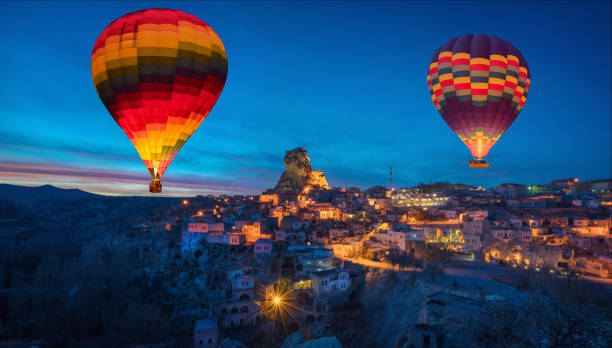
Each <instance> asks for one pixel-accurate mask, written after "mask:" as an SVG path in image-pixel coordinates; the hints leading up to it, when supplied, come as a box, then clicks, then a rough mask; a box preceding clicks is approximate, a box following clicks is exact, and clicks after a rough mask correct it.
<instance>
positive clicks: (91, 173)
mask: <svg viewBox="0 0 612 348" xmlns="http://www.w3.org/2000/svg"><path fill="white" fill-rule="evenodd" d="M0 181H2V182H4V183H9V184H17V185H32V184H49V183H51V184H57V186H60V187H65V188H75V187H76V188H80V189H83V190H85V191H90V192H94V193H101V194H123V195H127V194H146V193H147V184H148V182H149V179H148V178H147V177H146V176H144V175H143V174H140V173H134V172H126V171H117V170H99V169H85V168H76V167H67V166H47V165H35V164H27V163H10V162H0ZM162 182H163V184H164V187H165V190H166V191H167V192H166V193H171V194H174V195H180V196H193V195H197V194H211V193H231V194H254V193H257V192H260V190H259V188H256V187H252V186H243V185H236V183H235V182H234V181H233V180H231V179H221V178H210V177H201V176H200V177H198V176H172V178H169V179H168V180H162ZM179 193H180V194H179Z"/></svg>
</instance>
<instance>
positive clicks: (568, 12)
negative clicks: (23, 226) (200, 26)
mask: <svg viewBox="0 0 612 348" xmlns="http://www.w3.org/2000/svg"><path fill="white" fill-rule="evenodd" d="M0 7H1V9H2V10H1V11H0V32H1V33H2V35H0V47H2V48H3V54H2V55H0V66H2V67H3V75H2V83H0V120H1V121H2V127H1V128H0V182H7V183H14V184H24V185H38V184H45V183H51V184H54V185H58V186H62V187H79V188H82V189H85V190H90V191H94V192H106V193H111V194H146V193H147V187H146V184H147V183H148V181H149V180H150V177H149V176H148V173H147V172H146V169H145V167H144V165H143V164H142V162H141V161H140V159H139V157H138V154H137V153H136V150H135V149H134V148H133V146H132V144H131V143H130V141H129V140H128V138H127V136H126V135H125V134H124V133H123V131H122V130H121V129H120V128H119V127H118V126H117V125H116V123H115V122H114V121H113V119H112V118H111V116H110V115H109V114H108V113H107V111H106V109H105V108H104V106H103V105H102V102H101V101H100V99H99V98H98V95H97V94H96V91H95V89H94V86H93V83H92V81H91V74H90V55H91V50H92V47H93V44H94V42H95V40H96V38H97V37H98V35H99V34H100V33H101V32H102V30H103V29H104V27H105V26H106V25H107V24H108V23H110V22H111V21H112V20H114V19H116V18H118V17H120V16H122V15H124V14H126V13H128V12H132V11H135V10H139V9H142V8H149V7H170V8H173V9H177V10H182V11H185V12H188V13H191V14H193V15H195V16H197V17H199V18H200V19H202V20H204V21H205V22H207V23H208V24H209V25H210V26H212V28H213V29H214V30H215V31H216V32H217V33H218V34H219V36H220V37H221V39H222V41H223V43H224V45H225V48H226V51H227V55H228V60H229V74H228V79H227V82H226V85H225V89H224V90H223V92H222V94H221V97H220V99H219V101H218V102H217V105H216V106H215V107H214V109H213V110H212V112H211V113H210V115H209V117H208V118H207V119H206V120H205V121H204V123H203V124H202V126H201V127H200V129H198V131H197V132H196V133H195V134H194V135H193V136H192V137H191V139H189V141H188V142H187V143H186V145H185V146H184V147H183V149H182V150H181V152H180V153H179V154H178V155H177V157H176V158H175V160H174V162H173V163H172V164H171V165H170V167H169V168H168V170H167V172H166V174H165V176H164V180H163V182H165V186H164V191H165V192H166V193H167V194H170V195H190V194H198V193H203V194H206V193H208V192H228V193H238V192H242V193H258V192H261V191H262V190H264V189H266V188H269V187H272V186H273V185H274V184H275V182H276V180H277V179H278V177H279V176H280V174H281V173H282V171H283V164H282V159H283V156H284V153H285V150H288V149H292V148H294V147H298V146H303V147H306V148H307V150H308V152H309V154H310V157H311V162H312V165H313V168H314V169H320V170H323V171H325V174H326V176H327V179H328V181H329V183H330V185H332V186H360V187H362V188H367V187H369V186H373V185H388V171H389V165H390V164H391V165H392V166H393V179H394V186H408V185H415V184H418V183H419V182H427V183H428V182H430V181H434V182H435V181H451V182H462V183H466V184H472V185H477V186H478V185H482V186H494V185H496V184H498V183H501V182H516V183H523V184H535V183H546V182H550V181H551V180H552V179H557V178H564V177H570V176H577V177H579V178H581V179H584V180H587V179H602V178H609V177H611V176H612V174H611V158H612V154H611V148H612V144H611V132H612V125H611V106H610V96H611V56H610V47H611V46H612V43H611V38H610V33H611V29H612V28H611V18H610V17H611V6H610V2H609V1H593V2H586V1H576V2H554V1H509V2H486V1H475V2H456V1H453V2H435V1H430V2H412V1H406V2H362V1H359V2H312V1H301V2H281V1H273V2H256V1H250V2H196V1H189V2H169V1H167V2H148V1H147V2H144V1H142V2H138V1H136V2H130V1H123V2H106V1H93V2H76V1H69V2H2V3H1V4H0ZM480 32H482V33H485V34H487V35H497V36H499V37H501V38H503V39H505V40H508V41H509V42H510V43H512V44H513V45H514V46H515V47H517V48H518V49H519V50H520V51H521V52H522V53H523V55H524V56H525V58H526V60H527V62H528V64H529V67H530V69H531V79H532V85H531V89H530V92H529V97H528V99H527V102H526V104H525V107H524V109H523V111H522V112H521V114H520V115H519V117H518V118H517V120H516V121H515V122H514V124H513V125H512V126H511V127H510V129H509V130H508V131H507V132H506V133H505V134H504V135H503V136H502V138H501V139H500V141H499V142H498V143H497V144H496V145H495V146H494V147H493V149H492V150H491V152H490V153H489V157H488V160H489V162H490V163H491V167H490V168H489V169H469V168H468V165H467V161H468V160H469V159H470V158H471V157H470V153H469V151H468V149H467V147H465V146H464V145H463V143H462V142H461V141H460V140H459V138H458V137H457V136H456V135H455V134H453V132H452V131H451V130H450V129H449V128H448V126H447V125H446V124H445V123H444V121H443V120H442V118H441V117H440V116H439V114H438V113H437V111H436V109H435V107H434V105H433V103H432V102H431V99H430V96H429V92H428V89H427V84H426V74H427V67H428V64H429V61H430V59H431V56H432V54H433V52H434V50H435V49H436V48H437V47H438V46H440V45H441V44H443V43H444V42H445V41H447V40H448V39H450V38H451V37H454V36H458V35H461V34H464V33H473V34H476V33H480Z"/></svg>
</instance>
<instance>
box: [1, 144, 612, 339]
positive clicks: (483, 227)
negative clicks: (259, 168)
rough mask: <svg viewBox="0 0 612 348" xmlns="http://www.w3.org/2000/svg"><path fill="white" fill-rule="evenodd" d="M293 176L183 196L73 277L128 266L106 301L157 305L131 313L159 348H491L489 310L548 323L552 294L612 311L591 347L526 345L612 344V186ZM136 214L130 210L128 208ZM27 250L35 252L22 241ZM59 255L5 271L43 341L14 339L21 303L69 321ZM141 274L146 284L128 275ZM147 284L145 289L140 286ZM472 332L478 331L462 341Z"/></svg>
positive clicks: (297, 171) (298, 155)
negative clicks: (349, 181) (363, 182)
mask: <svg viewBox="0 0 612 348" xmlns="http://www.w3.org/2000/svg"><path fill="white" fill-rule="evenodd" d="M284 165H285V172H284V173H283V174H282V176H281V178H280V179H279V181H278V184H277V185H276V187H274V188H271V189H269V190H267V191H265V192H263V193H262V194H261V195H258V196H256V195H243V196H238V195H234V196H228V195H220V196H212V195H208V196H196V197H192V198H185V199H174V200H172V202H171V203H169V204H170V208H169V209H164V210H155V213H150V214H148V215H147V216H142V217H139V218H137V219H135V218H131V219H127V218H121V219H118V220H117V221H118V222H117V223H116V227H115V228H114V233H110V234H108V235H99V234H98V235H96V236H94V235H93V234H92V235H91V236H90V237H91V238H92V239H94V240H96V242H95V243H87V244H84V246H83V247H82V249H81V254H80V256H78V257H76V256H74V257H73V258H74V261H73V262H74V264H75V265H76V266H75V267H77V268H79V267H80V268H83V269H85V268H87V269H92V270H95V269H98V267H104V264H110V265H114V266H112V268H111V269H113V270H116V269H117V268H121V267H117V265H120V264H125V265H130V267H126V268H128V269H132V270H122V271H112V273H119V274H112V275H111V274H109V275H108V276H106V277H105V278H104V280H103V284H104V289H102V290H100V291H102V292H103V293H104V291H109V292H110V293H109V294H106V295H104V296H110V297H111V298H112V296H115V295H114V292H115V291H117V290H116V289H122V290H121V291H123V292H120V294H121V295H119V296H125V297H131V298H147V299H148V301H150V302H152V303H161V304H162V306H161V307H160V308H158V309H156V308H150V307H147V306H145V305H141V306H144V307H142V308H141V307H137V306H136V307H134V309H133V311H135V313H133V315H135V316H136V317H140V315H141V314H142V313H143V308H146V310H145V311H144V313H148V314H147V315H146V320H147V323H146V324H142V323H141V324H142V325H144V327H142V328H140V326H138V327H139V329H138V330H144V331H142V332H145V333H146V334H144V333H143V334H142V335H143V336H142V337H148V338H150V337H155V334H152V332H153V331H159V332H158V333H157V334H158V335H160V336H159V341H160V342H166V343H168V342H172V343H168V345H169V346H173V345H176V344H177V341H172V339H170V338H169V337H173V339H176V338H177V337H182V338H185V337H190V338H189V339H190V340H191V341H190V343H189V344H190V345H193V347H206V348H210V347H243V346H245V345H246V346H251V347H269V346H283V347H315V346H317V347H353V346H362V347H367V346H373V345H375V344H382V345H383V346H388V347H450V346H460V344H458V343H457V342H461V340H465V339H468V338H466V337H467V336H469V339H471V340H473V342H476V343H478V342H481V343H482V342H486V341H487V339H489V338H490V337H489V336H487V335H494V333H493V332H494V330H496V327H495V324H499V323H492V322H491V318H490V317H487V315H491V314H490V313H489V314H487V312H490V311H492V309H491V308H495V310H494V311H493V312H495V311H501V310H505V311H506V312H504V313H508V311H511V312H510V313H514V314H516V315H519V314H520V312H519V310H518V309H517V308H521V307H523V306H526V305H528V304H531V305H533V303H534V301H542V302H541V303H547V304H546V305H542V306H543V309H542V311H546V310H545V309H544V308H546V307H545V306H548V305H550V304H548V302H550V301H546V300H543V299H545V298H548V297H551V298H552V297H555V298H556V297H559V298H562V299H564V300H567V301H569V302H574V303H578V304H584V303H587V304H588V305H589V306H593V307H597V306H599V309H600V310H602V313H603V314H602V313H598V314H593V313H596V312H593V311H587V312H585V317H588V318H589V320H588V321H586V320H585V323H584V325H588V326H589V329H590V331H589V332H591V334H590V336H588V337H583V336H580V335H584V328H583V327H581V326H579V325H576V326H574V327H569V328H567V327H566V328H565V330H566V331H564V334H562V335H556V334H553V333H552V331H551V332H549V335H546V334H543V333H542V332H538V333H537V334H533V335H532V334H529V335H527V334H526V335H527V336H526V337H527V339H528V340H529V342H530V344H533V345H540V346H558V344H557V343H558V342H555V341H551V340H552V339H556V340H562V343H563V344H568V341H567V340H571V339H573V340H574V342H589V345H590V346H599V345H600V344H604V343H602V342H606V340H609V338H610V335H611V334H612V333H611V332H610V330H608V329H606V327H609V324H610V321H609V317H608V318H607V319H606V317H605V313H606V311H608V312H607V313H610V312H609V310H610V308H609V298H608V299H606V296H607V295H609V291H610V286H612V258H611V257H610V255H611V251H612V217H611V214H610V213H611V209H612V193H611V187H612V181H611V180H600V181H581V180H580V179H579V178H566V179H558V180H553V181H551V182H550V183H548V184H534V185H530V186H525V185H519V184H512V183H501V184H499V185H497V186H495V187H493V188H483V187H472V186H467V185H462V184H450V183H443V182H436V183H432V184H419V185H417V186H414V187H408V188H394V187H393V186H392V185H393V184H392V178H391V173H390V178H389V185H388V186H387V187H384V186H375V187H371V188H369V189H367V190H361V189H359V188H355V187H349V188H338V187H335V188H331V187H330V186H329V184H328V182H327V180H326V178H325V175H324V173H322V172H321V171H316V170H313V169H312V168H311V165H310V158H309V155H308V153H307V151H306V149H304V148H296V149H293V150H291V151H287V152H286V155H285V159H284ZM96 204H97V205H96V206H97V207H98V209H102V208H100V203H96ZM126 204H127V203H124V204H123V207H122V208H121V210H124V211H125V210H129V209H128V208H126ZM164 204H167V203H164ZM104 209H110V208H103V210H104ZM92 220H95V217H94V218H92ZM15 238H17V239H18V240H19V243H18V245H20V246H21V248H25V247H24V246H23V245H24V240H25V239H24V237H23V236H21V237H15ZM6 240H7V241H8V240H9V239H6ZM5 244H6V243H5ZM110 250H112V252H111V253H110V254H109V251H110ZM122 251H123V252H122ZM6 255H8V254H6ZM49 258H52V259H53V260H48V259H49ZM58 258H60V259H62V258H61V257H58V256H54V255H47V256H45V258H44V259H43V260H42V261H40V263H39V265H38V266H37V267H36V266H32V267H34V268H33V269H32V271H31V272H32V275H30V276H28V275H27V273H28V271H26V270H25V268H24V270H23V271H22V272H18V271H14V270H13V271H9V272H7V271H5V272H4V277H3V278H0V279H3V284H4V287H5V289H4V290H2V294H3V296H4V297H3V298H4V299H5V307H6V306H8V307H7V308H5V309H6V311H3V312H4V313H5V314H4V317H3V319H4V321H3V322H2V325H3V326H0V328H2V330H0V335H2V334H3V332H4V334H5V335H8V336H10V335H11V334H12V335H15V334H16V333H18V332H21V333H22V334H23V333H24V332H26V335H32V336H36V334H34V333H33V332H36V330H38V331H39V332H44V329H42V328H39V329H34V328H32V327H28V324H27V323H26V324H23V323H22V324H21V325H24V327H12V326H11V324H10V323H11V318H13V319H15V317H14V316H16V315H17V314H15V313H13V314H11V308H9V307H11V306H21V307H17V308H13V309H12V311H13V312H15V311H19V310H20V309H25V308H32V307H34V308H36V306H45V307H44V308H48V307H49V306H52V307H51V309H49V310H50V311H51V313H55V315H57V316H60V314H57V313H58V312H60V310H59V308H58V306H60V307H61V306H62V305H59V304H57V302H58V300H57V298H58V297H61V296H65V295H62V293H61V291H59V289H61V288H62V287H60V286H59V285H58V286H56V287H54V289H55V290H56V291H55V292H53V293H52V295H50V294H49V292H46V294H45V295H44V296H42V295H41V296H42V297H41V296H38V295H36V294H38V293H39V292H40V291H43V290H37V289H42V288H45V287H50V286H51V287H53V286H54V285H53V284H55V282H59V281H58V279H60V278H62V277H61V276H60V274H59V273H61V272H60V271H59V270H57V264H58V263H63V264H66V261H65V260H64V261H58ZM62 260H63V259H62ZM4 264H5V265H6V266H7V267H8V266H9V262H8V261H7V262H6V263H4ZM109 267H110V266H109ZM134 269H140V271H139V273H138V274H139V275H138V276H134V275H130V276H128V274H132V273H130V272H134V271H133V270H134ZM53 270H57V272H59V273H54V272H55V271H53ZM96 272H97V271H96ZM102 273H103V272H102V271H100V274H102ZM20 274H21V275H20ZM41 274H46V275H45V276H42V275H41ZM38 277H42V279H40V280H37V278H38ZM131 277H135V278H131ZM136 278H137V279H138V284H144V283H146V286H130V283H131V280H130V279H132V280H133V279H136ZM19 279H20V280H19ZM62 279H63V278H62ZM71 279H72V278H71ZM64 281H67V280H64ZM20 282H22V283H23V282H25V283H28V284H38V287H36V286H31V287H29V288H28V289H29V290H28V291H29V293H30V296H29V297H26V298H22V299H21V300H19V301H16V300H15V299H16V298H17V297H18V296H20V295H21V296H23V294H16V293H13V292H12V290H15V292H16V289H17V288H18V286H17V285H15V284H19V283H20ZM50 283H51V284H50ZM9 284H10V285H9ZM90 286H92V285H91V284H90ZM81 288H85V285H82V286H81V287H79V286H75V285H70V286H68V287H65V291H66V292H67V293H69V294H70V296H71V297H75V296H76V293H79V292H82V291H83V290H81ZM133 288H137V289H138V290H137V291H138V293H134V292H133V291H132V290H133ZM569 289H574V292H573V293H570V291H569ZM581 289H590V290H589V292H588V295H585V294H584V293H583V294H582V296H583V297H584V296H586V297H588V298H586V299H585V298H580V297H576V296H579V295H580V294H579V293H580V292H581ZM593 289H599V290H598V291H600V292H599V293H600V294H601V298H598V297H597V295H596V294H597V292H596V291H595V290H593ZM576 293H578V295H577V294H576ZM49 296H51V297H50V298H47V297H49ZM101 296H102V295H101ZM572 296H573V297H572ZM106 298H108V297H106ZM7 299H8V300H7ZM53 299H55V300H53ZM538 299H540V300H538ZM42 301H44V302H42ZM47 301H48V302H47ZM92 301H95V300H92ZM581 301H582V302H581ZM585 301H586V302H585ZM588 301H591V302H588ZM597 301H603V303H604V304H601V302H597ZM606 301H607V302H606ZM7 303H10V305H9V304H7ZM54 303H55V304H54ZM538 303H540V302H538ZM606 305H607V306H608V307H607V308H606V307H605V306H606ZM53 306H55V307H53ZM66 306H68V305H66ZM512 308H513V309H512ZM571 308H572V307H571V306H568V307H567V308H566V309H565V310H566V311H572V309H571ZM585 308H586V307H585ZM99 310H100V313H104V309H102V308H101V309H99ZM512 310H514V311H515V312H512ZM582 310H585V309H584V308H583V309H582ZM157 311H159V312H157ZM395 311H402V313H401V314H398V313H396V312H395ZM137 313H140V314H137ZM156 313H157V314H156ZM160 313H165V314H163V315H162V314H160ZM475 313H476V314H477V313H480V314H479V315H476V314H475ZM496 313H497V312H496ZM575 314H576V313H575V312H572V315H575ZM530 315H532V316H536V317H535V318H531V319H532V320H536V321H542V322H546V323H547V325H548V326H550V327H554V325H555V324H558V325H560V326H559V328H561V327H565V326H564V325H566V324H567V323H565V322H564V321H565V319H558V320H557V321H554V320H552V319H551V318H550V314H546V313H540V314H538V313H532V314H530ZM156 316H159V317H160V318H161V317H167V319H168V323H166V324H162V323H159V322H157V321H158V320H161V319H160V318H156ZM599 316H601V319H595V318H599ZM60 317H61V316H60ZM35 318H36V317H32V318H31V320H36V319H35ZM38 318H44V315H42V314H41V315H39V316H38ZM391 318H393V319H391ZM398 318H400V319H401V320H398ZM470 318H471V319H470ZM561 318H563V317H561ZM523 319H524V320H528V319H529V318H523ZM42 320H47V321H48V320H49V318H44V319H42ZM92 320H94V321H95V319H92ZM140 320H143V318H141V319H140ZM470 320H473V321H479V322H481V324H482V325H475V326H473V327H475V328H472V329H471V330H472V331H470V332H466V329H465V328H466V326H465V323H466V322H468V321H470ZM83 321H86V320H85V319H83ZM15 322H16V321H15ZM22 322H23V321H22ZM7 323H8V324H7ZM124 324H125V325H127V323H124ZM504 324H506V325H510V326H511V327H514V326H512V325H518V326H517V327H516V328H514V329H513V330H519V329H520V330H523V329H524V328H522V327H520V324H517V323H504ZM30 325H32V326H34V327H38V326H40V325H41V324H40V323H34V322H32V323H30ZM45 325H48V326H47V327H48V328H50V327H52V324H50V323H49V324H47V323H45ZM81 325H84V324H81ZM117 325H120V323H118V324H117ZM130 325H132V326H129V327H131V328H132V332H140V331H138V330H136V329H134V326H133V325H135V324H130ZM43 326H44V325H43ZM160 327H163V328H164V329H163V330H162V329H160ZM154 328H155V329H154ZM535 328H538V325H535ZM554 329H555V330H556V329H558V328H554ZM23 330H26V331H23ZM28 330H29V331H28ZM91 330H93V331H95V328H91ZM164 330H165V331H164ZM479 330H480V331H479ZM500 330H501V329H500ZM534 330H535V329H534ZM551 330H552V329H551ZM161 332H165V333H164V334H162V333H161ZM577 333H579V334H578V336H576V335H577ZM466 335H467V336H466ZM39 336H44V335H41V334H39ZM568 337H569V338H568ZM479 339H480V340H481V341H479ZM43 342H45V341H44V340H43ZM179 342H181V341H179ZM510 342H512V338H509V341H508V342H506V343H510ZM608 342H609V341H608ZM157 343H159V342H157ZM569 343H571V342H569ZM184 344H185V343H181V344H180V345H182V346H184ZM476 345H477V344H476ZM570 345H571V344H570ZM43 346H44V345H43ZM602 346H603V345H602Z"/></svg>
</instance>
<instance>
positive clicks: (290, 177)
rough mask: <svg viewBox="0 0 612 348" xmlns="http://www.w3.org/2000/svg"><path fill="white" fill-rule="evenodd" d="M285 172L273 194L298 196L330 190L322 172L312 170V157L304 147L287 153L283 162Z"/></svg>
mask: <svg viewBox="0 0 612 348" xmlns="http://www.w3.org/2000/svg"><path fill="white" fill-rule="evenodd" d="M283 164H284V165H285V171H284V172H283V174H282V175H281V177H280V179H279V180H278V183H277V184H276V187H274V189H272V190H271V192H273V193H281V194H297V193H302V192H306V191H309V190H320V189H326V190H328V189H329V188H330V187H329V185H328V184H327V180H326V179H325V175H324V174H323V172H322V171H320V170H312V167H311V166H310V157H308V152H307V151H306V149H305V148H303V147H298V148H295V149H293V150H291V151H287V152H286V153H285V159H284V160H283Z"/></svg>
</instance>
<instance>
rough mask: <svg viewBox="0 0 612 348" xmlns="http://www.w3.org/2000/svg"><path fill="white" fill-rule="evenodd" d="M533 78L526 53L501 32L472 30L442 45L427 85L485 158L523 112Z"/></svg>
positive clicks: (469, 143)
mask: <svg viewBox="0 0 612 348" xmlns="http://www.w3.org/2000/svg"><path fill="white" fill-rule="evenodd" d="M530 83H531V80H530V75H529V68H528V66H527V62H526V61H525V58H524V57H523V55H522V54H521V52H519V51H518V50H517V49H516V48H514V46H512V45H511V44H510V43H508V42H507V41H504V40H502V39H500V38H498V37H496V36H486V35H484V34H478V35H475V36H474V35H472V34H466V35H463V36H460V37H456V38H453V39H451V40H449V41H447V42H446V43H445V44H444V45H442V46H440V47H439V48H438V49H437V50H436V51H435V53H434V55H433V58H432V60H431V62H430V64H429V72H428V74H427V85H428V86H429V92H430V94H431V99H432V101H433V103H434V105H435V106H436V109H437V110H438V112H439V113H440V115H441V116H442V118H443V119H444V121H446V123H447V124H448V125H449V126H450V128H451V129H452V130H453V131H454V132H455V133H456V134H457V135H458V136H459V138H460V139H461V140H462V141H463V142H464V143H465V144H466V145H467V147H468V148H469V149H470V152H471V153H472V156H473V157H474V159H476V160H482V159H484V157H485V156H487V154H488V153H489V150H490V149H491V147H492V146H493V145H494V144H495V143H496V142H497V140H498V139H499V138H500V137H501V135H502V134H503V133H504V132H505V131H506V130H507V129H508V128H509V127H510V125H511V124H512V122H513V121H514V119H515V118H516V117H517V115H518V114H519V112H520V111H521V109H522V108H523V105H524V104H525V100H527V94H528V93H529V86H530Z"/></svg>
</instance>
